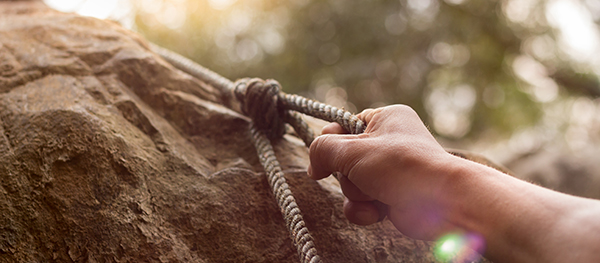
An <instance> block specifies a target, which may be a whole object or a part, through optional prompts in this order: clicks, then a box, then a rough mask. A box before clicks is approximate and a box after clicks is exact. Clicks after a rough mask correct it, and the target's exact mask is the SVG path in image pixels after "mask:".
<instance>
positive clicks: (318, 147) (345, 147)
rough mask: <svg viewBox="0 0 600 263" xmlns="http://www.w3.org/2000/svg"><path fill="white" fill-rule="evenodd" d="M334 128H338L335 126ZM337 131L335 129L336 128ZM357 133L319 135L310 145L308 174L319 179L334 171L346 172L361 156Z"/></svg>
mask: <svg viewBox="0 0 600 263" xmlns="http://www.w3.org/2000/svg"><path fill="white" fill-rule="evenodd" d="M332 129H337V128H333V127H332ZM334 131H335V130H334ZM355 137H356V135H350V134H347V135H346V134H344V135H337V134H325V135H321V136H319V137H317V138H316V139H315V140H314V141H313V143H312V144H311V145H310V149H309V156H310V166H309V169H308V176H309V177H310V178H312V179H314V180H319V179H322V178H325V177H327V176H329V175H330V174H331V173H333V172H338V171H339V172H342V173H344V172H346V170H349V169H350V168H351V167H353V165H354V164H355V163H356V161H357V159H358V158H359V157H360V154H361V153H360V151H357V150H353V151H351V150H349V149H350V148H351V149H360V148H357V147H356V145H355V144H356V143H357V140H354V139H355Z"/></svg>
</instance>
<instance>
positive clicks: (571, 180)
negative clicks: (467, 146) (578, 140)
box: [507, 143, 600, 199]
mask: <svg viewBox="0 0 600 263" xmlns="http://www.w3.org/2000/svg"><path fill="white" fill-rule="evenodd" d="M599 154H600V150H598V144H595V143H590V144H589V145H587V146H586V147H585V148H584V149H580V150H578V151H573V150H571V149H569V148H568V147H566V146H565V145H561V144H555V145H552V144H549V145H546V147H542V148H540V149H537V150H535V151H532V152H530V153H528V154H525V155H523V156H517V157H515V158H514V159H513V160H512V161H510V162H508V164H507V165H509V167H510V169H511V170H512V171H514V173H515V175H516V176H517V177H519V178H521V179H523V180H526V181H530V182H533V183H535V184H538V185H541V186H543V187H547V188H550V189H553V190H556V191H559V192H563V193H567V194H571V195H576V196H582V197H587V198H594V199H600V176H599V175H598V171H600V163H599V162H598V155H599Z"/></svg>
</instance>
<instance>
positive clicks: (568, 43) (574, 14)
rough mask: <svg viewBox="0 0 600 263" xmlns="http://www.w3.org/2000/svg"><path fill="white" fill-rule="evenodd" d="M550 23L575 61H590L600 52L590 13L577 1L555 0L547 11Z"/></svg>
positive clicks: (599, 42)
mask: <svg viewBox="0 0 600 263" xmlns="http://www.w3.org/2000/svg"><path fill="white" fill-rule="evenodd" d="M546 17H547V18H548V22H549V23H550V24H551V25H552V26H554V27H555V28H557V29H558V30H559V32H560V41H561V44H562V45H563V48H564V49H565V51H566V52H567V53H568V54H569V55H570V56H571V57H573V58H574V59H576V60H579V61H589V60H591V59H593V58H592V57H594V55H595V54H596V53H597V52H598V44H600V40H599V36H598V31H597V30H596V29H595V25H594V22H593V20H592V16H591V14H590V13H589V11H588V10H587V9H586V8H585V7H584V6H582V5H581V4H580V3H579V2H577V1H568V0H554V1H551V2H550V3H549V4H548V6H547V9H546Z"/></svg>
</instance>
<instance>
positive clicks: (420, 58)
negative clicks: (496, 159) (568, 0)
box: [133, 0, 598, 140]
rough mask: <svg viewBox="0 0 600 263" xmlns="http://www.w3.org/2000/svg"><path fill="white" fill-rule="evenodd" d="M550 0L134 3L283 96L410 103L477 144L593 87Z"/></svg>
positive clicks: (212, 64)
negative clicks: (565, 48)
mask: <svg viewBox="0 0 600 263" xmlns="http://www.w3.org/2000/svg"><path fill="white" fill-rule="evenodd" d="M548 2H550V1H543V0H505V1H499V0H488V1H479V0H445V1H442V0H399V1H398V0H393V1H392V0H372V1H343V0H289V1H267V0H238V1H235V0H210V1H197V0H171V1H169V0H138V1H134V2H133V6H134V7H135V8H136V9H135V13H136V18H135V30H137V31H138V32H140V33H142V34H143V35H145V36H146V37H147V38H148V39H149V40H150V41H153V42H155V43H157V44H159V45H162V46H164V47H167V48H169V49H172V50H174V51H176V52H178V53H180V54H183V55H185V56H187V57H189V58H192V59H193V60H195V61H197V62H199V63H200V64H202V65H204V66H206V67H208V68H210V69H212V70H214V71H216V72H218V73H220V74H222V75H224V76H226V77H228V78H231V79H236V78H241V77H262V78H273V79H276V80H278V81H279V82H280V83H281V84H282V86H283V88H284V91H286V92H288V93H299V94H302V95H305V96H308V97H311V98H315V99H318V100H320V101H324V102H327V103H330V104H333V105H335V106H340V107H345V108H347V109H349V110H352V111H360V110H362V109H364V108H368V107H378V106H383V105H387V104H394V103H402V104H407V105H409V106H411V107H413V108H414V109H415V110H416V111H417V112H418V113H419V115H420V116H421V117H422V118H423V120H424V121H425V122H426V123H427V124H428V125H429V126H430V127H432V131H434V132H435V133H437V135H439V136H442V137H445V138H446V139H450V140H464V139H472V140H480V139H482V138H498V137H507V136H509V135H510V134H511V133H512V132H513V131H515V130H519V129H523V127H528V126H531V125H535V124H536V123H537V122H538V121H539V120H540V118H541V117H542V115H543V107H544V105H545V104H548V103H552V101H556V100H559V99H560V98H562V97H564V96H565V95H566V94H567V93H568V92H583V93H584V94H587V95H590V94H591V96H597V94H598V89H597V78H596V75H595V74H593V73H592V72H591V70H590V67H587V66H586V64H585V63H583V62H581V61H577V60H575V59H573V58H571V57H569V56H567V55H565V52H561V50H560V49H559V48H558V46H559V43H558V40H557V39H558V34H559V33H560V32H558V31H557V29H555V28H556V27H552V26H551V25H549V23H548V21H547V19H546V16H547V13H548V12H547V10H548V9H547V8H545V7H546V5H547V4H548ZM586 2H590V1H586ZM591 2H594V1H591ZM525 9H526V10H525ZM524 10H525V11H526V12H525V11H524ZM536 70H537V71H536ZM527 72H534V73H535V72H538V73H539V72H542V74H537V75H535V74H533V75H532V74H528V73H527ZM521 73H522V74H521ZM519 74H521V75H519ZM559 87H560V88H559ZM564 87H567V88H566V89H565V88H564ZM569 87H575V88H569ZM586 92H587V93H586ZM590 92H591V93H590ZM594 92H595V93H594Z"/></svg>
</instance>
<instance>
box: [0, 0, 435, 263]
mask: <svg viewBox="0 0 600 263" xmlns="http://www.w3.org/2000/svg"><path fill="white" fill-rule="evenodd" d="M248 123H249V121H248V119H247V118H246V117H244V116H242V115H240V114H238V113H236V112H234V111H232V110H229V109H227V108H226V107H223V106H222V103H221V97H220V94H219V93H218V92H217V91H216V90H215V89H214V88H213V87H211V86H209V85H207V84H205V83H203V82H201V81H199V80H196V79H194V78H192V77H190V76H188V75H186V74H184V73H182V72H180V71H178V70H176V69H174V68H173V67H171V66H170V65H169V64H167V63H166V62H164V61H163V60H162V59H160V58H159V57H157V56H156V55H155V54H153V53H152V52H150V51H149V49H148V46H147V43H146V42H145V40H143V39H142V38H141V37H139V36H138V35H136V34H135V33H132V32H129V31H127V30H125V29H123V28H121V27H120V26H119V25H116V24H114V23H111V22H106V21H101V20H97V19H93V18H85V17H80V16H77V15H73V14H64V13H60V12H56V11H53V10H50V9H48V8H46V7H45V6H44V5H42V4H41V3H38V2H3V1H0V262H298V258H297V255H296V250H295V248H294V247H293V246H292V242H291V240H290V238H289V237H288V233H287V230H286V227H285V223H284V221H283V219H282V216H281V214H280V212H279V210H278V208H277V205H276V203H275V201H274V199H273V197H272V194H271V192H270V189H269V186H268V183H267V181H266V178H265V176H264V173H263V172H262V168H261V167H260V164H259V163H258V159H257V157H256V153H255V150H254V147H253V146H252V145H251V143H250V140H249V138H248V134H247V128H248ZM275 148H276V151H277V154H278V156H279V158H280V161H281V162H282V164H283V166H284V169H285V171H286V172H287V174H286V177H287V179H288V181H289V183H290V186H291V188H292V190H293V191H294V193H295V195H296V198H297V201H298V203H299V206H300V208H301V209H302V211H303V212H304V217H305V219H306V221H307V225H308V227H309V229H310V230H311V231H312V233H313V236H314V237H315V240H316V245H317V249H318V251H319V253H320V255H321V257H322V258H323V259H324V262H431V261H432V257H431V255H430V253H429V251H430V248H429V247H428V246H427V245H426V244H425V243H423V242H419V241H413V240H410V239H407V238H405V237H403V236H402V235H401V234H399V233H398V232H397V231H396V230H395V229H394V228H393V226H392V225H391V224H390V223H389V222H383V223H380V224H376V225H373V226H369V227H359V226H355V225H352V224H350V223H349V222H348V221H347V220H346V219H345V217H344V216H343V213H342V210H341V208H342V195H341V191H340V189H339V187H338V186H337V184H336V183H335V182H333V181H323V182H318V183H317V182H314V181H311V180H309V179H307V177H306V176H305V170H304V169H305V167H306V165H307V151H306V149H305V148H304V147H303V145H302V143H301V142H300V141H299V140H298V139H297V138H294V137H291V136H289V135H288V136H286V140H283V141H280V142H278V143H277V144H276V146H275Z"/></svg>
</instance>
